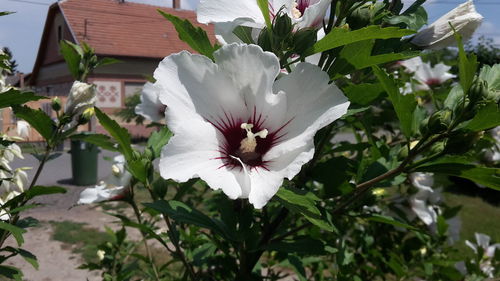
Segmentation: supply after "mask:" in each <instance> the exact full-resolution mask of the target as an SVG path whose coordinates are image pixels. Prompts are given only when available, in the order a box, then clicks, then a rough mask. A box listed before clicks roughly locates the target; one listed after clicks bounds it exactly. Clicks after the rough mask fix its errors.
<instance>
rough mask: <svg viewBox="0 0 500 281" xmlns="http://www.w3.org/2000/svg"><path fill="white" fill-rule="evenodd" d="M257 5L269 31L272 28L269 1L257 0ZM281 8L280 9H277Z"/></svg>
mask: <svg viewBox="0 0 500 281" xmlns="http://www.w3.org/2000/svg"><path fill="white" fill-rule="evenodd" d="M257 5H259V9H260V11H261V12H262V16H264V20H265V22H266V26H267V28H268V29H269V30H271V28H272V23H271V16H270V14H269V1H268V0H257ZM279 8H281V7H279Z"/></svg>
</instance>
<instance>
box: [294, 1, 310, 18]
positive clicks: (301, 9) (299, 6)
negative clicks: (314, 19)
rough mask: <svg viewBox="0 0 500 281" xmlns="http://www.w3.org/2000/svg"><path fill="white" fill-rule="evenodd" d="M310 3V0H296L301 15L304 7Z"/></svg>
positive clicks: (304, 9)
mask: <svg viewBox="0 0 500 281" xmlns="http://www.w3.org/2000/svg"><path fill="white" fill-rule="evenodd" d="M310 5H311V0H298V1H297V10H299V11H300V13H301V14H302V15H303V14H304V12H305V11H306V8H307V7H309V6H310Z"/></svg>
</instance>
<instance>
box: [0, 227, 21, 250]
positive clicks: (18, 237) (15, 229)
mask: <svg viewBox="0 0 500 281" xmlns="http://www.w3.org/2000/svg"><path fill="white" fill-rule="evenodd" d="M0 229H2V230H4V231H8V232H10V233H12V235H13V236H14V238H15V239H16V242H17V245H18V246H21V245H22V244H23V243H24V238H23V234H24V233H25V232H26V230H25V229H22V228H20V227H17V226H15V225H12V224H10V223H6V222H3V221H0Z"/></svg>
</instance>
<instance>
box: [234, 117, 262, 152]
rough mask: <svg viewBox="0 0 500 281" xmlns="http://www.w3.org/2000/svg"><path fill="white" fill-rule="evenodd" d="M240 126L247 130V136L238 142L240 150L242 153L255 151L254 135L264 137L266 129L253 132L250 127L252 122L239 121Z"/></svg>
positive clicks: (255, 141)
mask: <svg viewBox="0 0 500 281" xmlns="http://www.w3.org/2000/svg"><path fill="white" fill-rule="evenodd" d="M241 128H242V129H243V130H245V131H247V137H246V138H244V139H242V140H241V142H240V150H241V152H243V153H248V152H255V148H256V147H257V140H256V139H255V137H260V138H262V139H265V138H266V137H267V134H268V131H267V129H264V130H262V131H260V132H258V133H255V134H254V133H253V132H252V128H253V124H247V123H241Z"/></svg>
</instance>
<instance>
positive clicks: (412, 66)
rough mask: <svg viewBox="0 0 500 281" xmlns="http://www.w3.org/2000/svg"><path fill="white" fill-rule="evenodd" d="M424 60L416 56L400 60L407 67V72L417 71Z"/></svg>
mask: <svg viewBox="0 0 500 281" xmlns="http://www.w3.org/2000/svg"><path fill="white" fill-rule="evenodd" d="M423 63H424V62H423V61H422V58H421V57H414V58H411V59H408V60H404V61H400V62H399V64H400V65H402V66H404V67H405V68H406V72H415V71H417V68H419V67H420V66H421V65H422V64H423Z"/></svg>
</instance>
